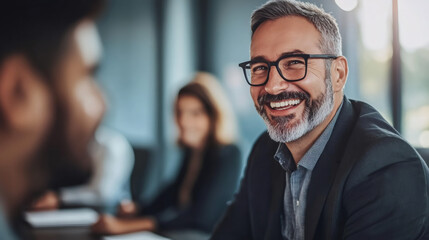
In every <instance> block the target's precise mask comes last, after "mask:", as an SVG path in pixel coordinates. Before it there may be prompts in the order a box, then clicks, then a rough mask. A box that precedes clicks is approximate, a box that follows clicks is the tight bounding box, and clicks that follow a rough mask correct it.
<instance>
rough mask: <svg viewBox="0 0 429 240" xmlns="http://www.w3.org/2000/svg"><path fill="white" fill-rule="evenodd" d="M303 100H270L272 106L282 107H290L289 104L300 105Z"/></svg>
mask: <svg viewBox="0 0 429 240" xmlns="http://www.w3.org/2000/svg"><path fill="white" fill-rule="evenodd" d="M300 102H301V100H287V101H282V102H270V107H271V108H281V107H288V106H294V105H298V104H299V103H300Z"/></svg>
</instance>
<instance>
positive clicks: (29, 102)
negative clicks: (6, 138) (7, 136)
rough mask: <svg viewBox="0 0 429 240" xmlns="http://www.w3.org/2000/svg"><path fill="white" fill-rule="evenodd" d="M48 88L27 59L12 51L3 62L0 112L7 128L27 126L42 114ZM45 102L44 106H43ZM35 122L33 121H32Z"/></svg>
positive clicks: (0, 74) (0, 84)
mask: <svg viewBox="0 0 429 240" xmlns="http://www.w3.org/2000/svg"><path fill="white" fill-rule="evenodd" d="M48 98H49V91H48V88H47V85H46V83H44V82H43V81H42V78H41V77H40V74H38V73H37V72H36V71H35V70H34V68H33V67H32V65H31V64H30V63H29V62H28V60H27V59H26V58H25V57H24V56H22V55H12V56H9V57H7V58H6V59H4V60H3V62H2V63H1V65H0V116H1V117H2V120H1V121H2V123H3V124H4V125H5V127H6V128H8V129H15V130H19V129H21V130H24V129H26V128H28V127H29V126H33V125H34V122H33V121H34V120H35V118H37V115H39V114H43V110H44V109H42V108H45V107H46V103H47V102H46V100H47V99H48ZM44 105H45V106H44ZM32 122H33V123H32Z"/></svg>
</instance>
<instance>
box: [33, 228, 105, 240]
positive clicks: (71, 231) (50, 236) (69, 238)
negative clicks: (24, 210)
mask: <svg viewBox="0 0 429 240" xmlns="http://www.w3.org/2000/svg"><path fill="white" fill-rule="evenodd" d="M28 235H29V236H30V237H31V238H32V239H34V240H59V239H61V240H76V239H79V240H101V239H102V237H101V236H99V235H95V234H93V233H91V231H90V229H89V227H61V228H31V229H29V230H28Z"/></svg>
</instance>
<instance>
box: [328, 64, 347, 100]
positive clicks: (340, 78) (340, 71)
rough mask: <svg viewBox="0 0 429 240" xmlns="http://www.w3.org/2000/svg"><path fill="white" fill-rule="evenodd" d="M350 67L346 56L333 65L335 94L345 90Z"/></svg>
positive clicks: (332, 73)
mask: <svg viewBox="0 0 429 240" xmlns="http://www.w3.org/2000/svg"><path fill="white" fill-rule="evenodd" d="M348 73H349V67H348V63H347V59H346V58H345V57H344V56H339V57H338V58H336V59H335V60H334V61H332V65H331V78H332V89H333V90H334V92H339V91H342V90H343V89H344V86H345V85H346V81H347V75H348Z"/></svg>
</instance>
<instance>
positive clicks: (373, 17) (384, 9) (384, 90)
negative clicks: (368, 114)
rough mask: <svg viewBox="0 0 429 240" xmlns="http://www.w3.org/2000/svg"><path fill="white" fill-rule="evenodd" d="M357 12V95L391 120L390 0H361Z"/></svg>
mask: <svg viewBox="0 0 429 240" xmlns="http://www.w3.org/2000/svg"><path fill="white" fill-rule="evenodd" d="M357 11H358V22H359V31H360V40H359V51H358V53H359V54H360V55H359V74H360V83H359V84H360V92H361V98H362V99H363V100H364V101H366V102H368V103H370V104H371V105H372V106H374V107H375V108H376V109H377V110H378V111H380V112H381V114H382V115H383V117H384V118H386V119H387V120H388V121H389V122H390V123H392V113H391V108H390V88H389V84H390V83H389V79H390V65H391V59H392V37H391V36H392V3H391V1H386V0H361V1H360V2H359V7H358V9H357Z"/></svg>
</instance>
